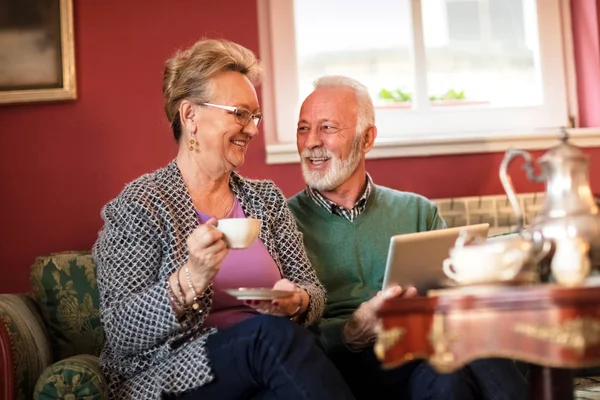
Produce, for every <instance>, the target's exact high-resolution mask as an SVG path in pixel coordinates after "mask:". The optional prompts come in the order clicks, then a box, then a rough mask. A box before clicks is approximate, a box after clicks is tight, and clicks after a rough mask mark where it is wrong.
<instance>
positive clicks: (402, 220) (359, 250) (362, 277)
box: [288, 185, 445, 353]
mask: <svg viewBox="0 0 600 400" xmlns="http://www.w3.org/2000/svg"><path fill="white" fill-rule="evenodd" d="M288 204H289V206H290V209H291V211H292V214H293V215H294V218H295V219H296V223H297V224H298V228H299V229H300V231H301V232H302V234H303V235H304V246H305V247H306V251H307V253H308V257H309V259H310V261H311V263H312V265H313V267H314V268H315V270H316V272H317V274H318V276H319V279H320V280H321V282H322V283H323V285H324V286H325V288H326V289H327V305H326V307H325V313H324V315H323V320H322V321H321V322H320V323H319V325H318V326H316V327H315V329H316V331H317V333H318V335H319V338H320V342H321V343H322V345H323V346H324V348H325V350H326V351H327V352H328V353H331V352H336V351H349V348H348V347H347V346H346V344H345V343H344V340H343V338H342V330H343V326H344V324H345V322H346V320H347V319H348V317H350V315H351V314H352V313H353V312H354V310H356V309H357V308H358V306H359V305H360V304H361V303H362V302H364V301H367V300H369V299H371V298H372V297H374V296H375V295H376V294H377V292H378V291H379V290H381V287H382V285H383V277H384V273H385V264H386V259H387V252H388V248H389V243H390V238H391V237H392V236H394V235H400V234H404V233H412V232H421V231H427V230H433V229H439V228H443V227H445V224H444V221H443V219H442V218H441V217H440V216H439V215H438V213H437V208H436V206H435V204H434V203H433V202H432V201H430V200H427V199H426V198H425V197H423V196H419V195H417V194H414V193H408V192H400V191H397V190H393V189H390V188H386V187H383V186H378V185H375V186H374V189H373V191H372V192H371V194H370V196H369V198H368V200H367V206H366V208H365V210H364V211H363V212H362V213H361V214H360V215H359V216H358V217H357V218H356V219H355V220H354V221H353V222H350V221H348V220H347V219H345V218H343V217H341V216H338V215H334V214H332V213H330V212H329V211H328V210H326V209H325V208H323V207H322V206H320V205H318V204H316V203H315V202H314V201H313V200H312V199H311V198H310V197H308V196H307V195H306V193H305V192H304V191H302V192H300V193H298V194H297V195H295V196H294V197H292V198H291V199H289V200H288Z"/></svg>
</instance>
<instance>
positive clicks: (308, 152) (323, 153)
mask: <svg viewBox="0 0 600 400" xmlns="http://www.w3.org/2000/svg"><path fill="white" fill-rule="evenodd" d="M301 156H302V158H333V154H331V152H329V150H327V149H326V148H324V147H316V148H314V149H304V150H302V154H301Z"/></svg>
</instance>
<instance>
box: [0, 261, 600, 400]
mask: <svg viewBox="0 0 600 400" xmlns="http://www.w3.org/2000/svg"><path fill="white" fill-rule="evenodd" d="M30 280H31V292H30V293H28V294H0V399H2V400H13V399H18V400H25V399H27V400H29V399H32V398H33V399H36V400H37V399H43V400H49V399H69V400H75V399H85V400H102V399H108V390H107V383H106V380H105V378H104V376H103V375H102V372H101V370H100V367H99V359H98V356H99V354H100V351H101V349H102V346H103V343H104V331H103V329H102V326H101V324H100V311H99V295H98V287H97V284H96V270H95V265H94V262H93V259H92V256H91V254H90V253H88V252H61V253H55V254H50V255H48V256H44V257H38V258H37V259H36V260H35V262H34V263H33V265H32V267H31V273H30ZM599 372H600V371H598V369H592V370H584V371H579V375H590V374H593V375H597V374H598V373H599ZM575 398H576V399H579V400H585V399H598V400H600V378H595V377H590V376H588V377H585V378H578V379H576V383H575Z"/></svg>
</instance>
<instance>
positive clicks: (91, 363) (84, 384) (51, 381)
mask: <svg viewBox="0 0 600 400" xmlns="http://www.w3.org/2000/svg"><path fill="white" fill-rule="evenodd" d="M33 399H34V400H47V399H74V400H75V399H94V400H108V384H107V383H106V379H105V378H104V375H103V374H102V370H101V368H100V360H99V359H98V357H96V356H92V355H89V354H79V355H76V356H73V357H69V358H66V359H64V360H61V361H59V362H57V363H54V364H52V365H50V366H49V367H48V368H46V369H45V370H44V372H43V373H42V375H41V376H40V378H39V379H38V381H37V384H36V385H35V390H34V393H33Z"/></svg>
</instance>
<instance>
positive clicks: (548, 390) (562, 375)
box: [529, 364, 574, 400]
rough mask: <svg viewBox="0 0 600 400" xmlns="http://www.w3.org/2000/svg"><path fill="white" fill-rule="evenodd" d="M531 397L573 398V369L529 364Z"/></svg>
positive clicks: (562, 399) (557, 399) (554, 399)
mask: <svg viewBox="0 0 600 400" xmlns="http://www.w3.org/2000/svg"><path fill="white" fill-rule="evenodd" d="M529 383H530V393H531V396H530V397H531V398H532V399H534V400H573V390H574V389H573V371H571V370H569V369H563V368H549V367H543V366H541V365H534V364H530V365H529Z"/></svg>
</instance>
